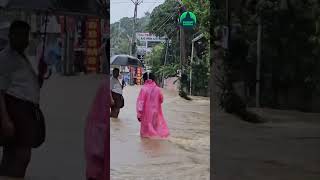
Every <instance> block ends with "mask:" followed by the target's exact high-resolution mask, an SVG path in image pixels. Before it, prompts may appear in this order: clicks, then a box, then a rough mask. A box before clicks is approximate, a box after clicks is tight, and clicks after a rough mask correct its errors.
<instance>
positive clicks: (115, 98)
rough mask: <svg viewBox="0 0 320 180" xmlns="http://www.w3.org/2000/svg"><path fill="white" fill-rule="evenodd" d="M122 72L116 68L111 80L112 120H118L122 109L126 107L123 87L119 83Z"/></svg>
mask: <svg viewBox="0 0 320 180" xmlns="http://www.w3.org/2000/svg"><path fill="white" fill-rule="evenodd" d="M119 75H120V70H119V69H118V68H114V69H113V71H112V77H111V78H110V89H111V102H112V104H111V113H110V116H111V117H112V118H118V116H119V113H120V109H121V108H123V107H124V99H123V96H122V93H123V91H122V90H123V87H122V84H121V83H120V81H119Z"/></svg>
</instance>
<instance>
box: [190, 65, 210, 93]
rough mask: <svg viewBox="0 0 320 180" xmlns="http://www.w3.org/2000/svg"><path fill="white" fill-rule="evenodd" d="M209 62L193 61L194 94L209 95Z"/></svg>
mask: <svg viewBox="0 0 320 180" xmlns="http://www.w3.org/2000/svg"><path fill="white" fill-rule="evenodd" d="M209 76H210V72H209V64H208V63H207V61H201V60H200V59H198V62H195V63H193V65H192V92H193V95H197V96H207V92H208V90H209V87H208V86H209Z"/></svg>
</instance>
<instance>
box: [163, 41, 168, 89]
mask: <svg viewBox="0 0 320 180" xmlns="http://www.w3.org/2000/svg"><path fill="white" fill-rule="evenodd" d="M168 46H169V40H168V39H167V43H166V55H165V57H164V65H166V64H167V55H168ZM163 87H164V73H162V88H163Z"/></svg>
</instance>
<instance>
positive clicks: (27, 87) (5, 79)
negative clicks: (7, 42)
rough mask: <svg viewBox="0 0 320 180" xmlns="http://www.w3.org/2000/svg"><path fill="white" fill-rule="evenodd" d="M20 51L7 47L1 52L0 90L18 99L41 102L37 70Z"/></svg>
mask: <svg viewBox="0 0 320 180" xmlns="http://www.w3.org/2000/svg"><path fill="white" fill-rule="evenodd" d="M28 62H29V60H28V59H24V58H23V57H22V56H21V55H20V54H18V52H16V51H14V50H13V49H11V48H10V47H6V48H5V49H4V50H3V51H1V52H0V90H4V91H5V92H6V93H7V94H9V95H12V96H14V97H16V98H18V99H22V100H25V101H29V102H32V103H35V104H39V101H40V85H39V82H38V76H37V73H36V71H35V70H34V69H33V68H32V66H31V65H30V64H29V63H28Z"/></svg>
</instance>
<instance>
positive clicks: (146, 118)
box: [136, 72, 170, 138]
mask: <svg viewBox="0 0 320 180" xmlns="http://www.w3.org/2000/svg"><path fill="white" fill-rule="evenodd" d="M143 80H144V86H143V87H142V89H141V91H140V94H139V97H138V99H137V104H136V111H137V118H138V120H139V121H140V124H141V129H140V135H141V137H143V138H167V137H168V136H169V134H170V133H169V129H168V126H167V122H166V120H165V119H164V117H163V113H162V103H163V94H162V92H161V89H160V87H158V86H157V84H156V82H155V76H154V74H153V73H148V72H147V73H145V74H143Z"/></svg>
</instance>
